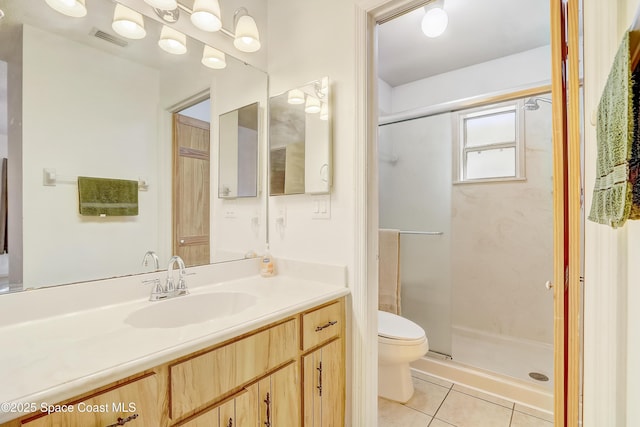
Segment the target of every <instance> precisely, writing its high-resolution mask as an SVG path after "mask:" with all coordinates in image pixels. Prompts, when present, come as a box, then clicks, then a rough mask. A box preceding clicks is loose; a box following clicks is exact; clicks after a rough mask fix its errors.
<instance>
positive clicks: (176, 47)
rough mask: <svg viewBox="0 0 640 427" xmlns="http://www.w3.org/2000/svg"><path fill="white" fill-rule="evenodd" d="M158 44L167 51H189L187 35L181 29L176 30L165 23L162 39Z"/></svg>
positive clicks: (176, 52)
mask: <svg viewBox="0 0 640 427" xmlns="http://www.w3.org/2000/svg"><path fill="white" fill-rule="evenodd" d="M158 45H159V46H160V47H161V48H162V50H164V51H165V52H169V53H172V54H174V55H182V54H184V53H187V36H185V35H184V34H182V33H181V32H179V31H176V30H174V29H173V28H171V27H167V26H166V25H164V26H163V27H162V31H161V32H160V40H158Z"/></svg>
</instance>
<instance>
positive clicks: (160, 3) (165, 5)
mask: <svg viewBox="0 0 640 427" xmlns="http://www.w3.org/2000/svg"><path fill="white" fill-rule="evenodd" d="M144 2H145V3H147V4H148V5H149V6H151V7H155V8H157V9H162V10H174V9H176V8H177V7H178V1H177V0H144Z"/></svg>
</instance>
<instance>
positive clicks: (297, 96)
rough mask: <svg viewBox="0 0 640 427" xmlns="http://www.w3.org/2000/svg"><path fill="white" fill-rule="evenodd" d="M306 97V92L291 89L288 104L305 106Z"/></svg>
mask: <svg viewBox="0 0 640 427" xmlns="http://www.w3.org/2000/svg"><path fill="white" fill-rule="evenodd" d="M304 100H305V96H304V92H303V91H301V90H300V89H291V90H290V91H289V95H288V96H287V102H288V103H289V104H294V105H296V104H304Z"/></svg>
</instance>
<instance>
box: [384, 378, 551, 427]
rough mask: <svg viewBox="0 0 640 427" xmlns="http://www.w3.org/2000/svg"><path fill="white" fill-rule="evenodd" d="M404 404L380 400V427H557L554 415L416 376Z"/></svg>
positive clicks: (458, 386) (438, 380) (451, 384)
mask: <svg viewBox="0 0 640 427" xmlns="http://www.w3.org/2000/svg"><path fill="white" fill-rule="evenodd" d="M414 375H415V376H414V378H413V384H414V387H415V392H414V394H413V397H412V398H411V399H410V400H409V401H408V402H407V403H405V404H404V405H402V404H400V403H397V402H392V401H390V400H386V399H382V398H378V427H395V426H398V427H553V416H552V415H550V414H547V413H544V412H540V411H537V410H535V409H531V408H528V407H526V406H522V405H519V404H517V403H515V404H514V403H513V402H509V401H507V400H504V399H501V398H498V397H493V396H490V395H488V394H484V393H481V392H478V391H475V390H472V389H469V388H466V387H464V386H461V385H458V384H453V383H450V382H447V381H443V380H440V379H438V378H435V377H431V376H429V375H424V374H420V373H414Z"/></svg>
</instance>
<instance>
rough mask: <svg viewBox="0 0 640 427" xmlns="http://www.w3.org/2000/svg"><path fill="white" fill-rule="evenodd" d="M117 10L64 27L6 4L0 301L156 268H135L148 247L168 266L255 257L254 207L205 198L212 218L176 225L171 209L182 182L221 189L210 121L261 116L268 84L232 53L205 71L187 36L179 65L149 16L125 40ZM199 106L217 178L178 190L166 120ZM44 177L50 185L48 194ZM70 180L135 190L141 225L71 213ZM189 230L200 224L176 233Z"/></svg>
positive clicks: (260, 220)
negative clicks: (250, 109)
mask: <svg viewBox="0 0 640 427" xmlns="http://www.w3.org/2000/svg"><path fill="white" fill-rule="evenodd" d="M129 3H131V2H129ZM115 7H116V3H115V2H113V1H110V0H94V1H92V2H91V3H90V4H87V8H88V9H90V10H89V13H87V16H86V17H83V18H71V17H68V16H64V15H62V14H60V13H58V12H56V11H54V10H53V9H51V8H50V7H48V6H47V4H46V3H45V2H43V1H41V0H4V1H3V2H2V8H3V10H4V12H5V15H6V16H5V17H4V19H2V20H0V39H1V40H2V43H0V81H1V82H4V83H5V86H6V88H7V90H6V94H5V92H4V91H2V90H0V105H5V106H6V111H7V114H6V117H7V118H6V119H5V121H6V123H7V125H6V129H5V127H4V126H3V120H0V134H2V135H0V153H1V154H0V155H1V156H2V157H5V158H7V159H8V160H7V169H6V170H7V179H6V181H5V182H6V184H7V203H6V204H5V207H6V209H7V217H8V226H7V236H8V241H7V253H6V254H4V255H0V258H2V259H0V269H1V270H0V276H2V275H3V276H5V277H4V278H3V279H0V280H1V281H0V290H2V289H5V290H6V288H8V287H10V288H12V289H22V288H31V287H41V286H50V285H58V284H65V283H72V282H80V281H87V280H96V279H103V278H110V277H117V276H123V275H130V274H137V273H142V272H148V271H152V270H154V269H155V267H153V266H147V267H144V266H142V258H143V255H144V254H145V252H147V251H150V250H151V251H154V252H155V253H157V255H158V257H159V259H160V268H161V269H164V268H166V262H167V261H168V259H169V258H170V257H171V255H173V254H176V253H178V250H179V249H180V248H181V247H182V248H189V247H191V246H192V245H196V244H198V245H200V244H202V243H204V244H206V246H208V249H207V250H208V253H206V254H205V255H204V256H203V257H198V258H197V261H194V262H192V263H191V265H195V264H203V263H204V264H206V263H210V262H220V261H229V260H235V259H242V258H243V257H244V254H245V253H247V252H250V251H252V250H253V251H256V250H259V248H262V247H264V244H265V241H266V237H265V235H266V232H265V229H264V224H265V220H264V218H265V213H266V203H265V201H264V198H260V197H253V198H251V199H250V200H246V201H243V202H242V203H240V202H236V201H227V200H221V199H218V198H216V197H210V198H209V202H208V203H207V205H208V206H205V208H207V210H206V212H208V213H205V214H201V215H200V216H199V217H198V218H197V220H194V219H187V220H185V219H184V218H182V217H180V215H179V214H178V213H177V212H178V211H179V209H178V208H180V209H182V210H183V211H187V210H189V209H188V203H189V202H188V201H187V200H188V198H183V199H176V198H174V194H175V191H176V185H177V183H178V182H182V183H183V184H182V185H183V186H184V187H185V188H186V187H190V181H189V180H193V179H197V180H199V182H204V181H207V180H209V181H210V185H209V187H210V189H215V188H217V187H218V173H217V170H216V167H217V165H218V126H219V120H218V117H219V115H220V114H221V113H223V112H225V111H231V110H233V109H237V108H239V107H241V106H243V105H249V104H255V103H258V105H259V104H262V105H266V100H267V96H266V93H267V91H266V87H267V75H266V74H265V73H264V72H263V71H261V70H258V69H256V68H254V67H252V66H249V65H246V64H245V63H243V62H241V61H239V60H236V59H235V58H233V57H231V56H230V55H226V56H225V61H226V67H225V68H223V69H213V68H211V67H206V66H203V63H202V57H203V50H204V45H203V44H202V43H201V42H199V41H196V40H194V39H191V38H187V39H186V48H187V52H186V53H185V54H181V55H171V54H168V53H167V52H165V51H163V50H162V49H161V47H160V46H159V45H158V39H159V38H160V34H161V31H162V24H160V23H159V22H157V21H156V20H154V19H157V18H154V19H147V18H146V17H145V30H146V37H145V38H143V39H140V40H131V39H124V38H122V37H120V36H119V35H118V34H116V33H115V32H114V31H113V28H112V21H113V19H114V12H115ZM180 19H185V20H187V21H188V20H189V16H188V14H184V16H182V17H181V18H180ZM205 51H206V50H205ZM2 87H3V85H2V84H0V88H2ZM207 98H210V99H211V105H210V112H209V114H208V117H205V119H206V120H204V121H207V122H209V125H210V129H211V132H210V136H209V137H204V139H203V140H202V142H203V143H204V145H205V146H207V147H206V150H205V149H203V150H201V151H207V152H208V154H207V155H206V156H203V157H206V158H207V161H208V162H209V163H210V164H211V165H216V167H211V168H210V172H209V173H205V174H204V175H202V176H198V175H197V174H190V172H187V174H186V175H185V176H184V177H183V179H182V181H180V180H179V179H177V178H176V173H177V172H176V168H177V166H176V163H177V162H178V159H177V157H176V156H174V154H173V153H174V147H176V146H178V149H177V150H178V152H180V147H179V145H178V144H176V141H175V140H176V134H175V130H174V127H173V121H174V118H173V115H174V113H176V112H178V111H182V110H184V109H185V108H187V107H190V106H192V105H194V104H197V103H198V102H200V101H202V100H204V99H207ZM264 111H265V109H264V108H258V112H259V114H264ZM2 112H3V109H2V108H0V116H1V115H2V114H1V113H2ZM5 135H6V136H5ZM263 141H264V136H263V135H258V142H257V144H258V145H259V146H262V147H264V146H265V145H264V142H263ZM209 146H210V147H209ZM182 151H183V152H186V153H187V154H189V149H183V150H182ZM196 169H197V167H196ZM45 170H47V171H48V172H49V175H47V174H45V172H44V171H45ZM258 170H259V168H258V167H257V165H256V170H255V171H254V173H253V175H254V176H256V175H257V174H258ZM52 171H53V173H54V175H53V176H54V177H55V180H54V181H55V185H45V183H46V181H47V177H49V178H50V177H51V172H52ZM78 176H87V177H96V178H110V179H122V180H131V181H138V182H140V183H142V184H141V185H140V186H139V192H138V201H137V203H138V215H136V216H103V217H101V216H95V217H89V216H81V215H80V214H79V209H78V187H77V177H78ZM207 184H209V183H208V182H207ZM206 191H207V192H209V191H211V190H206ZM201 195H202V194H192V195H191V196H190V197H192V198H195V199H198V200H200V199H201V198H200V196H201ZM231 202H234V203H233V204H231ZM201 212H202V211H201ZM185 223H197V224H198V227H196V229H194V230H187V231H184V230H183V229H181V228H180V227H181V224H185ZM203 230H208V231H206V232H205V231H203ZM176 236H177V237H176ZM203 241H204V242H203ZM2 281H3V282H2ZM2 283H4V285H3V284H2Z"/></svg>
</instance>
